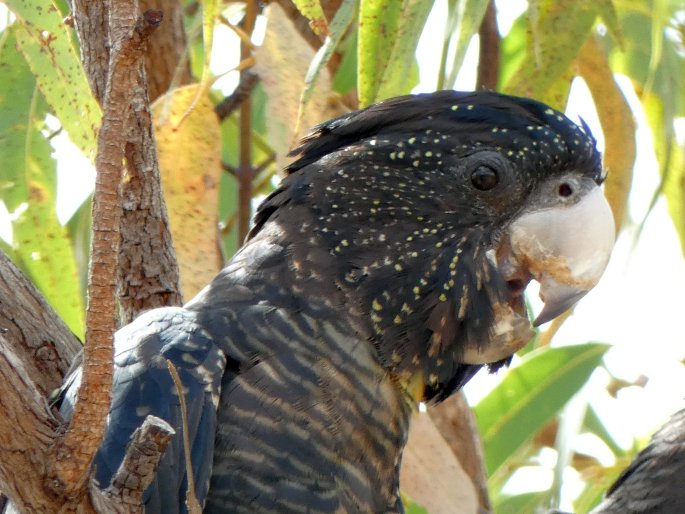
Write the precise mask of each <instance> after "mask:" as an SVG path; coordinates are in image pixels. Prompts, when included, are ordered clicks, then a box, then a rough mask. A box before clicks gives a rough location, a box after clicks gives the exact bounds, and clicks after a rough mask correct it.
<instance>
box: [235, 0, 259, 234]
mask: <svg viewBox="0 0 685 514" xmlns="http://www.w3.org/2000/svg"><path fill="white" fill-rule="evenodd" d="M256 4H257V2H256V0H247V7H246V13H245V19H244V20H243V21H244V26H243V27H242V28H243V30H244V31H245V33H246V34H250V35H251V34H252V30H253V29H254V24H255V20H256V18H257V5H256ZM251 53H252V49H251V48H250V47H249V46H248V45H246V44H245V43H244V42H242V41H241V43H240V60H241V61H244V60H245V59H247V58H248V57H250V55H251ZM246 73H249V72H248V71H243V72H241V80H243V79H242V77H243V76H244V75H245V74H246ZM251 148H252V101H251V99H250V97H249V96H247V97H246V98H245V99H244V100H243V102H242V103H241V104H240V166H239V169H238V184H239V189H240V190H239V195H238V196H239V198H238V242H239V243H242V241H243V240H244V239H245V236H247V232H248V230H249V228H250V219H251V218H252V208H251V202H252V179H253V178H254V170H253V169H252V152H251Z"/></svg>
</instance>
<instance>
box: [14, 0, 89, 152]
mask: <svg viewBox="0 0 685 514" xmlns="http://www.w3.org/2000/svg"><path fill="white" fill-rule="evenodd" d="M7 5H8V7H9V8H10V10H12V12H13V13H14V14H15V15H16V16H17V21H16V23H15V25H16V27H17V28H16V38H17V42H18V44H19V49H20V50H21V52H22V54H23V55H24V57H25V59H26V61H27V62H28V64H29V66H30V67H31V71H32V72H33V75H34V76H35V78H36V81H37V82H38V86H39V88H40V91H41V93H42V95H43V97H44V98H45V100H46V101H47V103H48V104H49V105H50V108H51V109H52V110H53V111H54V113H55V115H56V116H57V118H58V119H59V121H60V123H61V124H62V127H63V128H64V129H65V130H66V131H67V133H68V134H69V138H70V139H71V140H72V141H73V142H74V144H75V145H76V146H77V147H78V148H80V149H81V151H83V152H84V154H85V155H86V156H88V157H90V158H94V149H95V135H96V133H97V129H98V127H99V126H100V117H101V111H100V107H99V105H98V104H97V102H96V101H95V98H94V97H93V95H92V94H91V91H90V86H89V85H88V80H87V79H86V75H85V72H84V70H83V66H81V60H80V58H79V52H78V50H77V49H76V48H75V46H74V42H73V40H72V37H71V29H70V28H69V27H68V26H67V25H66V24H65V23H64V22H63V20H62V14H61V13H60V11H59V10H58V9H57V7H56V6H55V4H53V3H52V2H48V3H46V2H37V1H30V0H8V1H7Z"/></svg>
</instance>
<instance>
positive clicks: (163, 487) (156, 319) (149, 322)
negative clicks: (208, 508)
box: [61, 308, 226, 514]
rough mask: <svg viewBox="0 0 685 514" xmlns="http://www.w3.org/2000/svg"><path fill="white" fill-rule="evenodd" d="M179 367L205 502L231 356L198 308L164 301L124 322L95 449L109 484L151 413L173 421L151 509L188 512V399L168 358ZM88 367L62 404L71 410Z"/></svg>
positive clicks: (101, 477) (100, 474)
mask: <svg viewBox="0 0 685 514" xmlns="http://www.w3.org/2000/svg"><path fill="white" fill-rule="evenodd" d="M167 360H169V361H171V362H172V363H173V364H174V366H175V367H176V369H177V371H178V374H179V376H180V379H181V383H182V385H183V395H184V399H185V403H186V411H187V435H188V439H189V442H190V452H191V459H192V463H193V464H192V467H193V478H194V482H195V492H196V496H197V498H198V500H199V502H200V504H202V503H203V502H204V499H205V497H206V495H207V489H208V487H209V478H210V476H211V472H212V455H213V451H214V433H215V431H216V407H217V404H218V401H219V395H220V392H221V378H222V376H223V373H224V369H225V365H226V356H225V354H224V352H223V351H222V350H221V349H220V348H219V347H218V346H217V344H216V342H215V340H213V339H212V338H211V337H210V335H209V334H208V333H207V332H206V331H205V330H204V329H203V327H202V326H201V325H200V324H198V323H197V321H196V319H195V315H194V313H193V312H192V311H189V310H186V309H182V308H164V309H156V310H153V311H149V312H147V313H145V314H143V315H142V316H140V317H139V318H138V319H137V320H136V321H134V322H133V323H131V324H130V325H127V326H126V327H124V328H122V329H121V330H119V331H118V332H117V334H116V337H115V367H114V382H113V386H112V404H111V408H110V413H109V417H108V425H107V429H106V432H105V435H104V439H103V441H102V444H101V445H100V449H99V451H98V453H97V455H96V457H95V460H94V466H95V477H96V479H97V480H98V482H99V483H100V484H101V486H102V487H103V488H104V487H107V486H108V485H109V483H110V481H111V479H112V476H113V475H114V473H115V472H116V470H117V469H118V467H119V465H120V464H121V461H122V459H123V456H124V454H125V450H126V446H127V445H128V443H129V440H130V437H131V435H132V434H133V432H134V431H135V430H136V428H138V427H139V426H140V425H141V424H142V423H143V421H144V420H145V418H146V417H147V416H148V415H154V416H157V417H160V418H162V419H164V420H165V421H167V422H168V423H169V424H170V425H171V426H172V427H173V428H174V430H176V433H177V436H176V437H174V438H173V439H172V441H171V442H170V443H169V446H168V447H167V450H166V452H165V454H164V456H163V457H162V461H161V462H160V466H159V472H158V474H157V476H156V478H155V481H154V482H153V483H152V485H151V486H150V487H149V488H148V490H147V491H146V494H145V506H146V510H147V512H164V513H171V514H173V513H177V512H185V499H186V492H187V487H188V486H187V483H188V481H187V473H186V466H185V452H184V448H183V438H182V437H179V436H178V435H180V434H182V431H183V423H182V417H181V404H180V399H179V394H178V391H177V388H176V386H175V384H174V382H173V379H172V377H171V374H170V372H169V369H168V366H167ZM78 374H80V369H79V370H78V371H77V372H76V374H75V378H74V379H71V380H69V379H68V380H67V383H68V384H70V387H69V390H68V391H67V392H66V395H65V401H64V403H63V405H62V407H61V411H62V413H63V414H64V415H65V417H70V416H71V410H72V408H73V400H74V397H75V395H76V393H77V389H78V386H79V384H80V377H78Z"/></svg>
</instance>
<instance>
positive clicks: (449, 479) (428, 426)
mask: <svg viewBox="0 0 685 514" xmlns="http://www.w3.org/2000/svg"><path fill="white" fill-rule="evenodd" d="M400 483H401V484H402V493H403V494H406V495H407V496H409V498H411V500H412V501H414V502H416V503H417V504H418V505H420V506H421V507H423V508H425V509H426V510H427V511H428V512H430V513H431V514H443V513H444V514H475V513H476V512H478V496H477V494H476V489H475V487H474V486H473V483H472V482H471V479H470V478H469V476H468V475H467V474H466V472H465V471H464V469H463V468H462V467H461V464H460V463H459V461H458V460H457V458H456V457H455V455H454V453H453V452H452V449H451V448H450V446H449V444H447V441H445V439H444V438H443V437H442V435H441V434H440V432H439V431H438V429H437V428H436V427H435V425H434V424H433V420H432V419H431V417H430V416H429V415H428V414H425V413H416V414H414V416H413V417H412V420H411V425H410V429H409V439H408V441H407V446H406V448H405V449H404V452H403V454H402V468H401V470H400Z"/></svg>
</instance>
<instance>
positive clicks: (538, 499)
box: [493, 491, 549, 514]
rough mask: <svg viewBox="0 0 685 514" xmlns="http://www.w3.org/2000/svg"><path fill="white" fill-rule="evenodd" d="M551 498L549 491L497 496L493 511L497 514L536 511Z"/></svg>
mask: <svg viewBox="0 0 685 514" xmlns="http://www.w3.org/2000/svg"><path fill="white" fill-rule="evenodd" d="M548 499H549V493H548V492H547V491H541V492H533V493H522V494H517V495H511V496H496V497H495V499H494V500H493V512H497V514H521V513H523V512H536V511H537V510H538V509H539V508H540V507H543V506H544V503H545V501H546V500H548Z"/></svg>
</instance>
